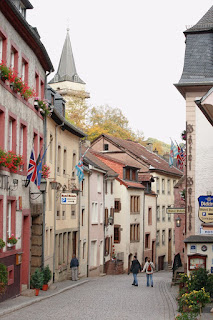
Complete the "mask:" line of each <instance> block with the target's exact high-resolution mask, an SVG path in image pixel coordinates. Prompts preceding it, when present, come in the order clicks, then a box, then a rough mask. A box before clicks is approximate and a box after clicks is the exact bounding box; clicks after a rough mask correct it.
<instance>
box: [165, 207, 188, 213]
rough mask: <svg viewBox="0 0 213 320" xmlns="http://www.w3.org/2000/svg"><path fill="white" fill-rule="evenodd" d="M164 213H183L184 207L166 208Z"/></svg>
mask: <svg viewBox="0 0 213 320" xmlns="http://www.w3.org/2000/svg"><path fill="white" fill-rule="evenodd" d="M166 213H170V214H171V213H174V214H175V213H179V214H181V213H183V214H184V213H185V208H166Z"/></svg>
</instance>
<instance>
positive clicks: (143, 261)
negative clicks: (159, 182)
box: [142, 190, 145, 263]
mask: <svg viewBox="0 0 213 320" xmlns="http://www.w3.org/2000/svg"><path fill="white" fill-rule="evenodd" d="M144 250H145V190H144V191H143V252H142V263H143V262H144Z"/></svg>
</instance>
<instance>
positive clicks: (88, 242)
mask: <svg viewBox="0 0 213 320" xmlns="http://www.w3.org/2000/svg"><path fill="white" fill-rule="evenodd" d="M91 174H92V173H91V171H90V170H89V171H88V228H87V229H88V235H87V239H88V240H87V277H89V246H90V176H91Z"/></svg>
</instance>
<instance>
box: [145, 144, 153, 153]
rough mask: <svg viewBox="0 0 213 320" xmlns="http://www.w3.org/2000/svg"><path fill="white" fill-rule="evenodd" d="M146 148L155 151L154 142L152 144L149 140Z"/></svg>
mask: <svg viewBox="0 0 213 320" xmlns="http://www.w3.org/2000/svg"><path fill="white" fill-rule="evenodd" d="M146 148H147V149H148V150H149V151H151V152H153V144H152V142H148V143H147V144H146Z"/></svg>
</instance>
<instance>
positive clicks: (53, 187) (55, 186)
mask: <svg viewBox="0 0 213 320" xmlns="http://www.w3.org/2000/svg"><path fill="white" fill-rule="evenodd" d="M50 184H51V189H52V190H57V188H58V182H57V181H55V180H54V181H50Z"/></svg>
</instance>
